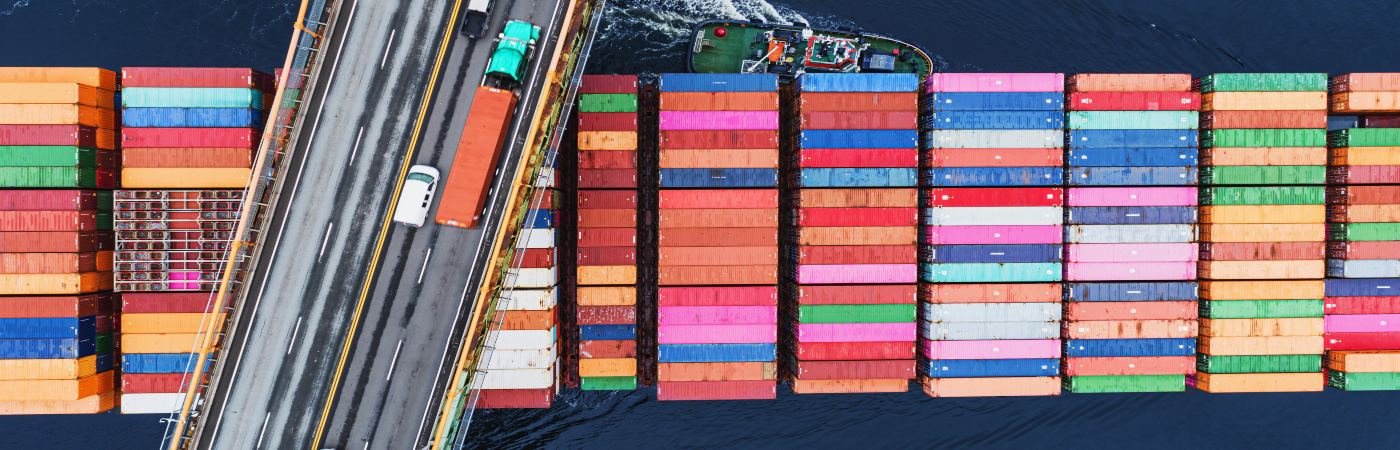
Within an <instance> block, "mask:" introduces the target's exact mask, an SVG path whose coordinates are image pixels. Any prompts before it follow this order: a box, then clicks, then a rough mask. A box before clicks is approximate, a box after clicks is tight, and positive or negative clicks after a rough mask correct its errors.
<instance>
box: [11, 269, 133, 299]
mask: <svg viewBox="0 0 1400 450" xmlns="http://www.w3.org/2000/svg"><path fill="white" fill-rule="evenodd" d="M110 289H112V272H86V273H37V274H0V295H33V294H86V293H89V292H96V291H105V290H110Z"/></svg>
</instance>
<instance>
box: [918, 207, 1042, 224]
mask: <svg viewBox="0 0 1400 450" xmlns="http://www.w3.org/2000/svg"><path fill="white" fill-rule="evenodd" d="M924 214H925V215H927V216H928V225H931V226H957V225H1060V224H1062V223H1064V217H1065V215H1064V208H1061V207H1058V206H987V207H962V206H955V207H938V208H924Z"/></svg>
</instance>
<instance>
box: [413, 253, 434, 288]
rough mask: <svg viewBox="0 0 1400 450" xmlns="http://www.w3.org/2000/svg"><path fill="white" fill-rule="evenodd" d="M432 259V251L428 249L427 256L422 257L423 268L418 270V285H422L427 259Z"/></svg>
mask: <svg viewBox="0 0 1400 450" xmlns="http://www.w3.org/2000/svg"><path fill="white" fill-rule="evenodd" d="M432 257H433V249H431V248H430V249H428V254H427V255H424V256H423V267H421V268H419V269H418V283H415V284H423V274H424V273H426V272H427V271H428V258H432Z"/></svg>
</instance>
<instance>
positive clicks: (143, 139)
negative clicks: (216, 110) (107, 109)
mask: <svg viewBox="0 0 1400 450" xmlns="http://www.w3.org/2000/svg"><path fill="white" fill-rule="evenodd" d="M259 133H260V132H259V131H258V130H257V129H250V128H123V129H122V146H123V147H151V148H174V147H180V148H184V147H223V148H254V147H257V145H258V138H259Z"/></svg>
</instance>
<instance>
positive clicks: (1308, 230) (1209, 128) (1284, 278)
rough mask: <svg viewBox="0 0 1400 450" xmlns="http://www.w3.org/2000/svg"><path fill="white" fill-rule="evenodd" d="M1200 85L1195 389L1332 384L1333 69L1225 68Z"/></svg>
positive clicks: (1248, 389)
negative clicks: (1329, 190)
mask: <svg viewBox="0 0 1400 450" xmlns="http://www.w3.org/2000/svg"><path fill="white" fill-rule="evenodd" d="M1197 87H1198V89H1199V91H1200V92H1201V93H1202V111H1203V112H1204V114H1203V116H1202V120H1201V123H1202V135H1201V149H1202V150H1201V152H1202V155H1203V161H1202V168H1201V184H1202V185H1203V186H1202V188H1201V200H1200V203H1201V205H1202V207H1201V225H1200V227H1201V230H1200V237H1201V241H1202V247H1201V262H1200V268H1199V275H1200V278H1201V279H1202V280H1204V281H1202V287H1201V298H1202V300H1203V302H1202V304H1201V312H1202V316H1203V319H1202V320H1201V331H1200V335H1201V337H1200V341H1199V343H1198V345H1199V353H1200V357H1199V359H1198V367H1197V369H1198V373H1197V376H1196V377H1195V379H1194V383H1195V386H1196V388H1198V389H1200V390H1203V391H1206V392H1260V391H1267V392H1277V391H1318V390H1321V389H1322V388H1323V375H1322V372H1321V359H1322V353H1323V350H1322V331H1323V330H1322V328H1323V327H1322V325H1323V320H1322V309H1321V308H1320V306H1321V304H1322V294H1323V280H1322V278H1323V276H1324V270H1323V266H1324V259H1325V258H1324V254H1325V247H1326V242H1325V241H1326V231H1327V230H1326V228H1327V225H1326V219H1327V217H1326V216H1327V214H1326V206H1325V204H1324V203H1325V196H1326V195H1325V190H1326V188H1325V186H1324V184H1325V182H1326V170H1327V166H1326V164H1327V161H1326V152H1327V148H1326V140H1327V139H1326V133H1327V130H1326V128H1327V76H1326V75H1325V74H1315V73H1274V74H1261V73H1227V74H1215V75H1210V76H1207V77H1204V78H1201V79H1199V80H1197Z"/></svg>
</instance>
